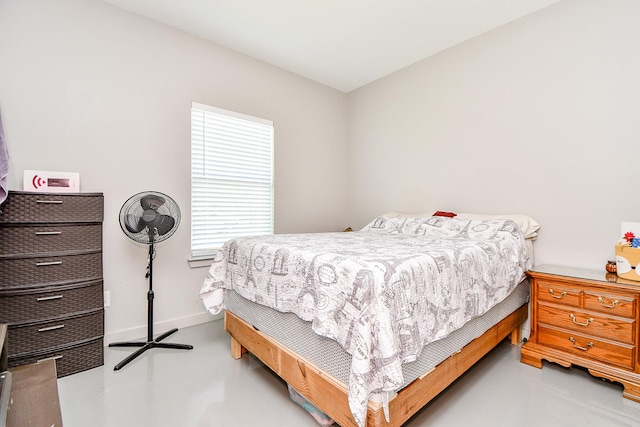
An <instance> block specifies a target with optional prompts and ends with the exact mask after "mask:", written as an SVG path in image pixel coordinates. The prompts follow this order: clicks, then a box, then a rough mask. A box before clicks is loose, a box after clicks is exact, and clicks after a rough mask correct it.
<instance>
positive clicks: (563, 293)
mask: <svg viewBox="0 0 640 427" xmlns="http://www.w3.org/2000/svg"><path fill="white" fill-rule="evenodd" d="M549 293H550V294H551V297H552V298H556V299H562V298H564V297H565V295H567V293H566V292H564V291H563V292H562V293H561V294H560V295H556V294H555V293H554V291H553V289H549Z"/></svg>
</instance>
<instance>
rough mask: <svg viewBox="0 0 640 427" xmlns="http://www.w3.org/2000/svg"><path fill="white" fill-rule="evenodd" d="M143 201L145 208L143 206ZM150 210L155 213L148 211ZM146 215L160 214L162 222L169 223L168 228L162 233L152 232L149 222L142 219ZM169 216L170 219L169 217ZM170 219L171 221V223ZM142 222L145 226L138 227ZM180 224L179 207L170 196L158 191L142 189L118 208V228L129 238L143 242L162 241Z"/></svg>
mask: <svg viewBox="0 0 640 427" xmlns="http://www.w3.org/2000/svg"><path fill="white" fill-rule="evenodd" d="M143 203H144V204H146V205H147V208H146V209H145V207H143ZM149 210H152V211H154V212H155V214H153V213H151V212H148V211H149ZM145 215H146V217H154V215H162V216H164V217H162V219H164V220H165V221H164V224H165V225H166V224H170V228H169V229H167V231H166V232H163V233H162V234H160V233H158V232H157V229H156V230H155V232H154V229H150V228H149V226H148V225H149V224H147V222H146V221H145V220H144V218H145ZM169 217H170V218H171V219H169ZM171 221H173V223H172V224H171ZM142 223H144V224H145V226H144V227H143V228H142V229H140V230H139V231H137V230H136V229H137V228H140V226H141V225H142ZM179 224H180V208H179V207H178V204H177V203H176V201H175V200H173V199H172V198H171V197H170V196H168V195H166V194H164V193H161V192H158V191H143V192H141V193H138V194H134V195H133V196H131V197H130V198H129V199H128V200H127V201H126V202H124V204H123V205H122V207H121V208H120V228H121V229H122V231H123V232H124V234H126V235H127V237H129V238H130V239H132V240H134V241H136V242H138V243H144V244H152V243H159V242H162V241H164V240H166V239H168V238H169V237H171V236H172V235H173V233H175V231H176V230H177V228H178V225H179Z"/></svg>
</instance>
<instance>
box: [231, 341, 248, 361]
mask: <svg viewBox="0 0 640 427" xmlns="http://www.w3.org/2000/svg"><path fill="white" fill-rule="evenodd" d="M246 352H247V349H246V348H244V347H242V345H241V344H240V343H239V342H238V340H236V339H235V338H234V337H231V357H233V358H234V359H240V358H241V357H242V353H246Z"/></svg>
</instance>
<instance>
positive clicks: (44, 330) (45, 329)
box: [38, 325, 64, 332]
mask: <svg viewBox="0 0 640 427" xmlns="http://www.w3.org/2000/svg"><path fill="white" fill-rule="evenodd" d="M62 328H64V325H56V326H48V327H46V328H40V329H38V332H47V331H55V330H56V329H62Z"/></svg>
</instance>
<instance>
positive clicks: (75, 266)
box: [0, 191, 104, 377]
mask: <svg viewBox="0 0 640 427" xmlns="http://www.w3.org/2000/svg"><path fill="white" fill-rule="evenodd" d="M103 205H104V198H103V196H102V194H101V193H73V194H52V193H31V192H21V191H10V192H9V195H8V197H7V200H6V201H5V202H4V203H3V204H2V205H1V206H0V210H1V211H2V213H0V323H8V324H9V332H8V353H9V366H11V367H13V366H18V365H24V364H27V363H32V362H36V361H39V360H43V359H55V360H56V369H57V373H58V377H63V376H65V375H70V374H73V373H76V372H80V371H84V370H87V369H90V368H94V367H96V366H100V365H102V364H103V363H104V348H103V335H104V309H103V291H102V288H103V286H102V219H103V210H104V208H103Z"/></svg>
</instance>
